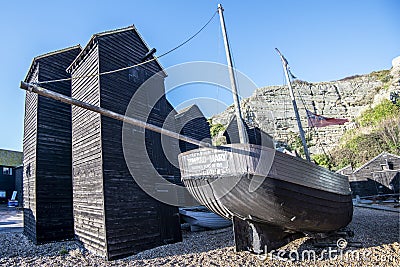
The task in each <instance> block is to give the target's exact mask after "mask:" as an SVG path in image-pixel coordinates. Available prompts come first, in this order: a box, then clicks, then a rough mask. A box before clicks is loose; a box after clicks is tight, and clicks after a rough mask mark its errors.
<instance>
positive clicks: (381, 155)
mask: <svg viewBox="0 0 400 267" xmlns="http://www.w3.org/2000/svg"><path fill="white" fill-rule="evenodd" d="M383 156H386V157H387V156H390V157H395V158H398V159H400V156H398V155H395V154H391V153H388V152H386V151H384V152H382V153H381V154H379V155H378V156H376V157H375V158H373V159H371V160H370V161H368V162H366V163H364V164H363V165H362V166H361V167H359V168H357V169H356V170H355V171H354V172H353V173H354V174H355V173H357V172H359V171H360V170H362V169H364V168H365V167H366V166H367V165H369V164H370V163H371V162H373V161H375V160H377V159H379V158H380V157H383Z"/></svg>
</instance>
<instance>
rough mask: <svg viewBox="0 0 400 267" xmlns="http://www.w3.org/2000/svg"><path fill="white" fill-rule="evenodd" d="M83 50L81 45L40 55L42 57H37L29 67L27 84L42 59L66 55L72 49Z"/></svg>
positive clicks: (26, 78) (26, 77)
mask: <svg viewBox="0 0 400 267" xmlns="http://www.w3.org/2000/svg"><path fill="white" fill-rule="evenodd" d="M77 48H79V49H82V47H81V45H79V44H78V45H75V46H71V47H67V48H63V49H59V50H56V51H53V52H48V53H46V54H43V55H40V56H36V57H34V58H33V60H32V63H31V66H30V67H29V70H28V73H27V74H26V76H25V80H24V81H25V82H28V81H29V79H30V78H31V75H32V74H33V72H34V71H35V67H36V64H37V63H38V62H39V61H40V59H43V58H46V57H50V56H54V55H57V54H59V53H64V52H66V51H69V50H72V49H77Z"/></svg>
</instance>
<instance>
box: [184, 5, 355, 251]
mask: <svg viewBox="0 0 400 267" xmlns="http://www.w3.org/2000/svg"><path fill="white" fill-rule="evenodd" d="M218 10H219V14H220V19H221V28H222V30H223V35H224V41H225V47H226V54H227V59H228V66H229V68H230V69H233V67H232V62H231V55H230V51H229V42H228V40H227V36H226V32H225V31H226V30H225V22H224V17H223V9H222V6H219V7H218ZM277 51H278V53H279V55H280V57H281V60H282V63H283V67H284V70H285V74H286V78H287V81H288V85H289V90H290V93H291V98H292V103H293V108H294V112H295V114H296V118H297V122H298V127H299V131H300V136H301V139H302V143H303V146H304V151H305V153H306V158H307V160H303V159H301V158H297V157H294V156H291V155H287V154H284V153H282V152H279V151H276V150H275V149H273V148H270V147H264V146H258V145H253V144H248V138H247V136H246V135H247V133H246V131H245V127H244V126H243V119H242V117H241V111H240V104H239V101H238V96H237V89H236V81H235V76H234V72H233V71H231V72H230V77H231V85H232V93H233V98H234V107H235V115H236V118H237V124H238V131H239V132H238V133H239V137H240V141H241V143H240V144H230V145H227V146H224V147H219V148H218V149H215V148H199V149H195V150H191V151H188V152H185V153H182V154H180V155H179V165H180V170H181V175H182V176H181V177H182V181H183V183H184V184H185V185H186V187H187V188H188V189H189V192H190V193H191V194H192V195H193V196H194V197H195V198H196V199H197V200H198V201H199V202H200V203H201V204H203V205H205V206H206V207H208V208H209V209H210V210H212V211H214V212H215V213H217V214H219V215H221V216H223V217H225V218H227V219H230V220H232V221H233V225H234V234H235V243H236V250H237V251H241V250H250V251H253V252H255V253H262V252H266V251H270V250H271V249H275V248H278V247H280V246H282V245H284V244H286V243H287V242H288V241H290V240H292V239H294V238H297V237H299V236H301V235H303V234H304V233H327V232H332V231H336V230H339V229H341V228H343V227H345V226H346V225H347V224H348V223H349V222H350V221H351V219H352V213H353V204H352V198H351V192H350V186H349V181H348V179H347V177H346V176H342V175H339V174H337V173H334V172H331V171H329V170H327V169H325V168H322V167H320V166H317V165H316V164H314V163H311V162H310V156H309V153H308V149H307V145H306V141H305V137H304V132H303V128H302V126H301V122H300V117H299V114H298V110H297V105H296V101H295V97H294V94H293V90H292V88H291V84H290V79H289V75H288V63H287V60H286V59H285V58H284V57H283V55H282V54H281V53H280V52H279V50H277Z"/></svg>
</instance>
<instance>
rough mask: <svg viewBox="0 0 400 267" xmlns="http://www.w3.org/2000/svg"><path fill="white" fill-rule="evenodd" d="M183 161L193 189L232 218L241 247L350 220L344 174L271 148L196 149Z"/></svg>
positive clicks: (277, 242)
mask: <svg viewBox="0 0 400 267" xmlns="http://www.w3.org/2000/svg"><path fill="white" fill-rule="evenodd" d="M210 155H211V156H210ZM204 157H207V158H206V159H204ZM208 159H212V160H208ZM180 165H181V166H180V167H181V171H182V180H183V182H184V184H185V185H186V187H187V188H188V190H189V191H190V192H191V194H192V195H193V196H194V197H195V198H196V199H197V200H198V201H199V202H200V203H202V204H203V205H205V206H207V207H208V208H209V209H210V210H212V211H213V212H215V213H217V214H219V215H221V216H223V217H225V218H228V219H231V220H233V223H234V228H235V242H236V248H237V250H251V251H254V252H257V253H260V252H262V251H263V250H264V249H263V247H264V246H266V245H267V246H268V249H274V248H276V247H279V246H281V245H283V244H284V243H286V242H287V241H290V240H291V239H293V238H296V237H298V236H299V234H302V233H327V232H332V231H336V230H338V229H341V228H343V227H345V226H346V225H347V224H348V223H349V222H350V221H351V219H352V213H353V204H352V199H351V193H350V190H349V186H348V180H347V178H346V177H344V176H341V175H338V174H335V173H332V172H330V171H328V170H325V169H323V168H321V167H319V166H317V165H315V164H312V163H309V162H306V161H303V160H301V159H297V158H294V157H291V156H288V155H283V154H282V153H280V152H276V151H274V150H272V149H269V148H265V147H259V146H255V145H240V144H233V145H230V146H229V147H225V148H222V149H216V150H212V149H207V148H206V149H204V148H203V149H197V150H192V151H189V152H186V153H183V154H181V155H180ZM199 166H206V167H205V168H204V169H201V168H199ZM243 166H245V167H243ZM265 166H267V167H265ZM256 236H258V237H257V238H258V239H259V240H257V238H256ZM246 240H247V241H246ZM255 243H256V244H255Z"/></svg>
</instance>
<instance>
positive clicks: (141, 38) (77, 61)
mask: <svg viewBox="0 0 400 267" xmlns="http://www.w3.org/2000/svg"><path fill="white" fill-rule="evenodd" d="M126 31H134V32H135V33H136V34H137V35H138V36H139V38H140V40H141V41H142V42H143V44H144V45H145V46H146V47H147V49H148V50H150V49H149V46H148V44H147V43H146V42H145V41H144V39H143V37H142V35H140V33H139V31H138V30H137V29H136V27H135V25H131V26H128V27H125V28H120V29H115V30H109V31H104V32H100V33H96V34H93V35H92V37H91V38H90V40H89V42H88V43H87V45H86V46H85V48H83V50H82V51H81V52H80V53H79V55H78V56H77V57H76V58H75V60H74V61H72V63H71V65H69V66H68V68H67V71H68V72H71V70H72V69H73V68H74V67H76V66H77V65H78V64H79V62H80V61H81V60H82V59H83V58H84V57H85V55H86V54H87V53H88V52H89V50H90V49H91V48H92V45H93V44H94V42H95V41H96V39H97V38H98V37H103V36H107V35H111V34H116V33H122V32H126ZM155 62H156V63H157V64H158V65H159V66H160V68H161V70H162V72H163V73H164V74H165V76H167V73H166V72H165V70H164V68H163V67H162V66H161V64H160V62H159V61H158V59H157V58H156V59H155Z"/></svg>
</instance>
